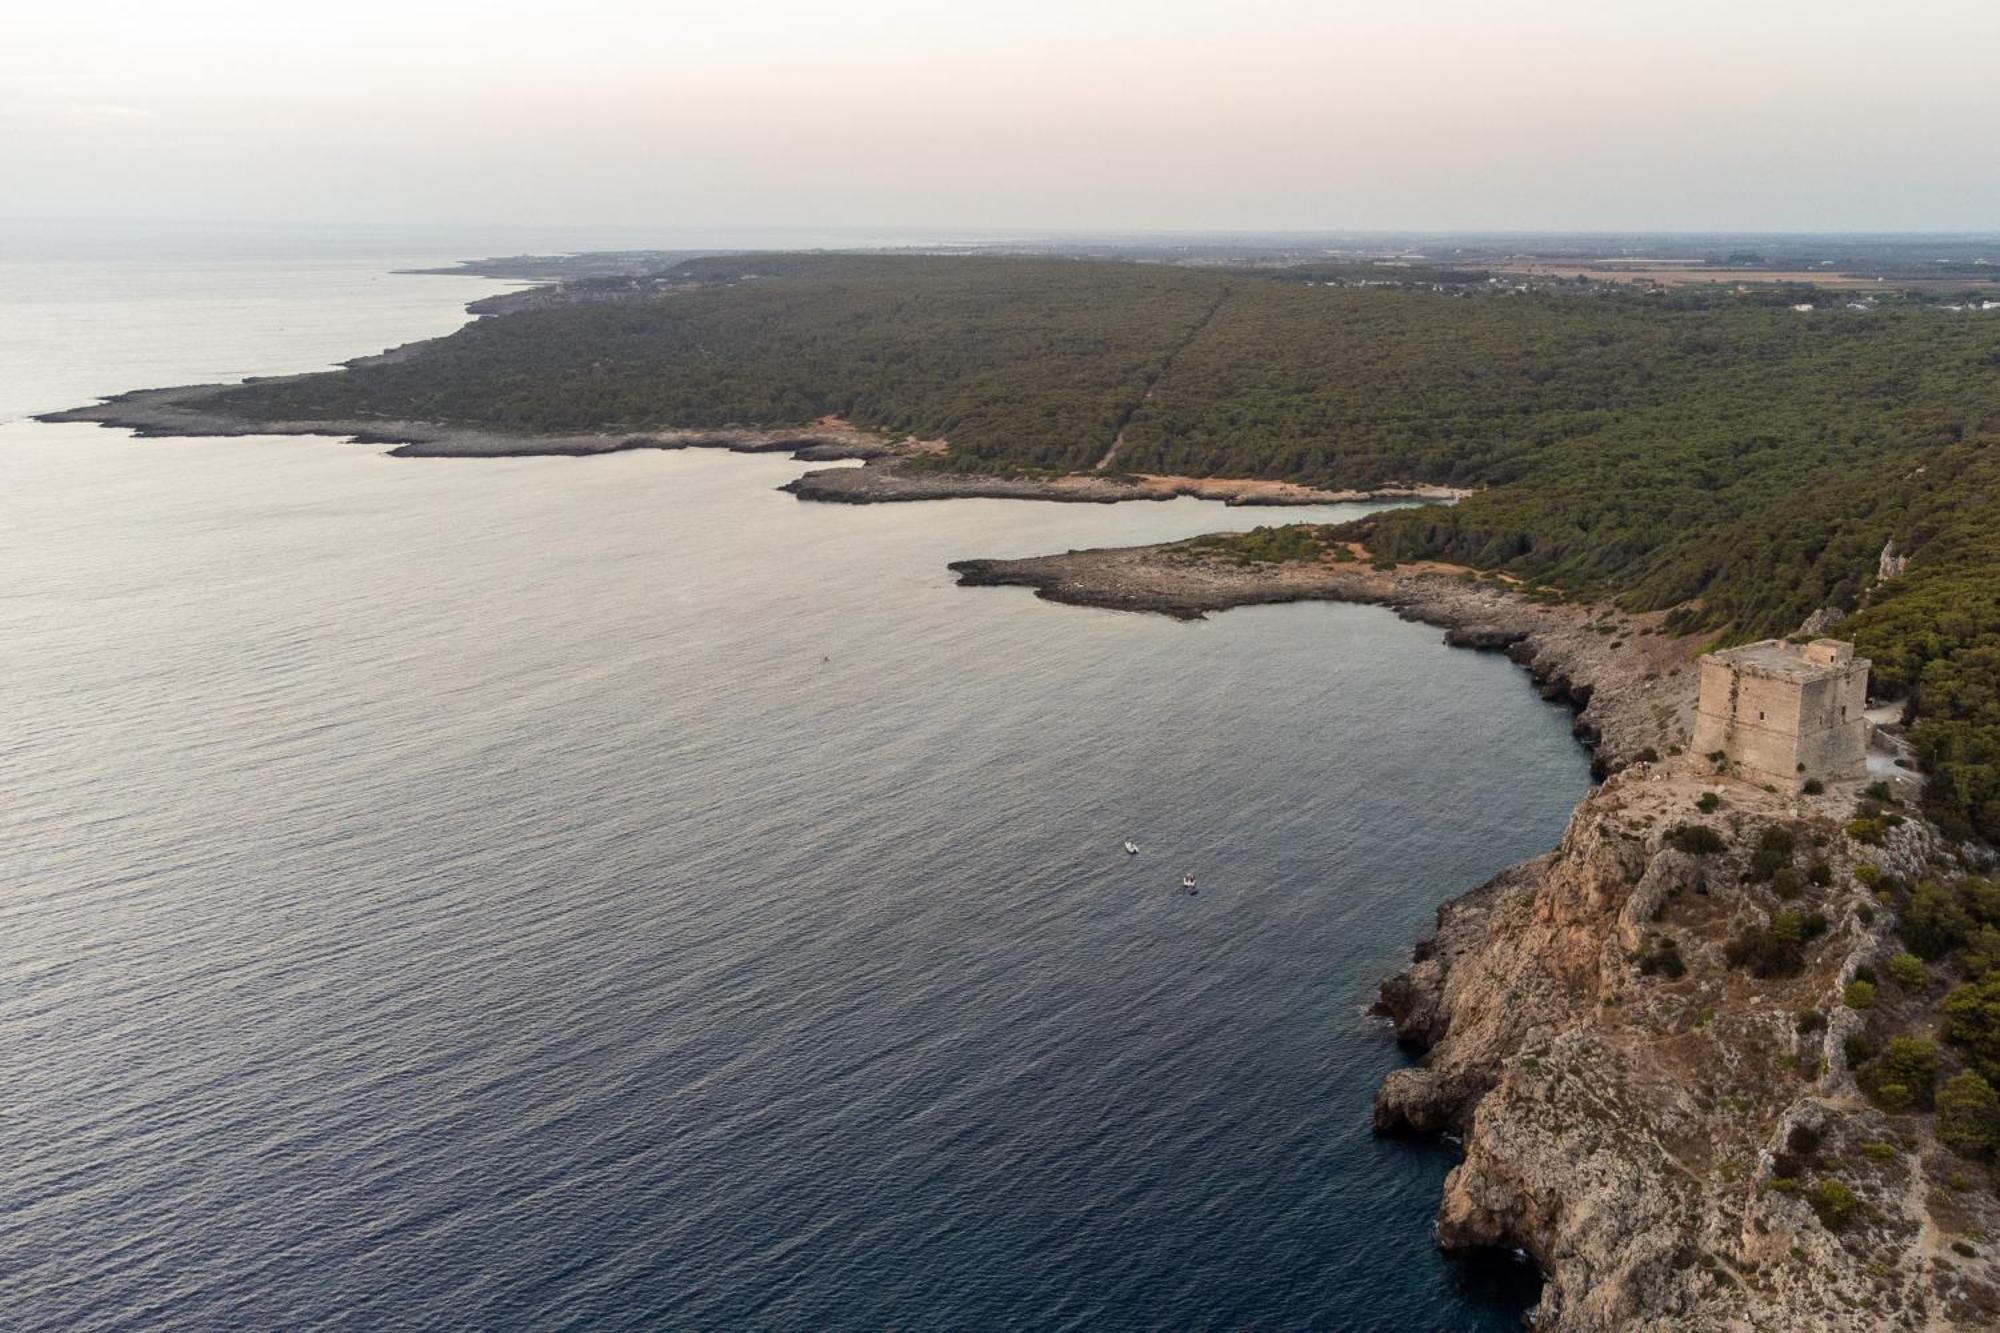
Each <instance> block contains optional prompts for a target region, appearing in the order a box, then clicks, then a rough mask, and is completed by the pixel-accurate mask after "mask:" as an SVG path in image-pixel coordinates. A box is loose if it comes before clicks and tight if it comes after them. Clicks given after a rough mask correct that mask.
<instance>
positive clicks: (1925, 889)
mask: <svg viewBox="0 0 2000 1333" xmlns="http://www.w3.org/2000/svg"><path fill="white" fill-rule="evenodd" d="M1896 929H1897V933H1899V934H1900V935H1902V937H1903V943H1905V944H1907V945H1909V946H1910V952H1911V953H1913V954H1915V955H1916V956H1917V957H1919V958H1942V957H1943V956H1944V955H1945V954H1947V953H1949V952H1951V951H1952V950H1953V949H1954V948H1956V947H1958V945H1959V944H1960V943H1962V942H1963V941H1964V940H1965V939H1966V937H1967V936H1969V935H1970V934H1971V933H1972V917H1971V916H1970V915H1969V914H1968V913H1967V912H1966V910H1965V906H1964V904H1963V903H1961V902H1960V901H1959V897H1958V895H1957V894H1956V893H1954V892H1952V891H1951V890H1949V889H1947V888H1945V887H1944V886H1942V885H1940V884H1937V883H1935V882H1933V881H1931V880H1925V881H1924V882H1923V883H1921V884H1919V885H1917V888H1916V892H1914V893H1912V894H1911V895H1910V901H1909V902H1908V903H1907V904H1906V905H1905V906H1904V908H1903V911H1902V914H1901V919H1900V920H1899V921H1898V923H1897V927H1896Z"/></svg>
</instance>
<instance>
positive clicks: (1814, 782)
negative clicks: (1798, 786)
mask: <svg viewBox="0 0 2000 1333" xmlns="http://www.w3.org/2000/svg"><path fill="white" fill-rule="evenodd" d="M1825 790H1826V784H1825V783H1824V782H1821V781H1820V780H1819V779H1818V778H1807V779H1806V785H1805V788H1804V791H1805V794H1806V795H1808V796H1818V795H1819V794H1820V793H1822V792H1824V791H1825Z"/></svg>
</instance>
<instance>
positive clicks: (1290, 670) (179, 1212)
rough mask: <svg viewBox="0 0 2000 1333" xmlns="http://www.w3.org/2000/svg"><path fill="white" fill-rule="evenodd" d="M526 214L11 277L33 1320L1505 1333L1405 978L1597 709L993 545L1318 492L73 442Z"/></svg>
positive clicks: (3, 504) (272, 365)
mask: <svg viewBox="0 0 2000 1333" xmlns="http://www.w3.org/2000/svg"><path fill="white" fill-rule="evenodd" d="M619 239H620V240H621V241H622V240H625V239H627V238H619ZM482 240H483V238H474V237H469V236H468V237H462V238H457V241H456V243H455V244H454V243H451V241H450V238H445V239H440V238H437V237H429V238H413V239H401V240H399V239H398V238H395V237H393V236H390V235H388V234H386V233H376V234H369V235H365V236H361V237H354V236H343V237H310V236H303V235H300V236H290V237H287V236H283V235H276V234H262V235H259V236H257V237H255V238H252V239H250V240H245V239H243V238H226V239H225V240H223V241H220V242H218V241H214V240H201V241H197V240H192V239H187V238H185V237H183V238H180V239H176V238H175V237H172V236H167V237H158V236H156V237H146V238H134V237H123V238H121V237H118V236H115V235H104V234H96V233H92V234H89V235H66V234H63V233H60V232H51V231H49V230H48V229H43V230H42V231H40V232H38V233H37V234H35V235H32V236H29V235H26V234H19V235H15V236H14V237H13V239H12V240H11V241H10V242H8V243H7V245H6V248H5V250H4V251H0V258H3V259H4V262H0V718H4V719H5V726H4V729H0V1071H4V1079H5V1083H4V1092H0V1310H4V1311H5V1314H4V1316H0V1324H4V1325H5V1326H6V1327H7V1328H9V1329H19V1330H42V1329H49V1330H54V1329H65V1330H68V1329H150V1328H254V1329H266V1328H268V1329H277V1328H308V1327H311V1328H409V1329H416V1328H479V1329H502V1328H506V1329H514V1328H538V1329H539V1328H593V1329H596V1328H641V1327H676V1328H689V1329H711V1328H713V1329H736V1328H774V1329H818V1328H881V1327H889V1326H899V1327H906V1328H922V1329H932V1328H997V1327H1032V1328H1079V1329H1107V1328H1174V1329H1190V1328H1232V1327H1244V1326H1252V1325H1254V1326H1258V1327H1263V1328H1326V1329H1422V1328H1451V1329H1470V1328H1495V1329H1498V1328H1505V1327H1511V1326H1512V1324H1513V1321H1514V1319H1515V1318H1516V1312H1517V1311H1518V1309H1519V1308H1520V1304H1521V1300H1522V1292H1521V1291H1520V1276H1521V1275H1520V1274H1519V1273H1518V1272H1515V1271H1510V1265H1507V1264H1504V1263H1502V1264H1497V1265H1491V1266H1477V1267H1469V1266H1462V1265H1458V1264H1455V1263H1451V1262H1447V1261H1445V1260H1443V1259H1441V1258H1440V1257H1439V1256H1438V1255H1437V1254H1436V1253H1435V1252H1434V1250H1433V1248H1432V1246H1431V1240H1430V1218H1431V1213H1432V1209H1433V1207H1434V1204H1435V1199H1436V1192H1437V1187H1438V1184H1439V1182H1440V1180H1441V1179H1442V1177H1443V1175H1444V1172H1445V1171H1446V1169H1447V1168H1448V1166H1449V1159H1448V1158H1447V1157H1446V1156H1445V1155H1444V1153H1443V1152H1442V1150H1436V1149H1427V1148H1418V1147H1412V1146H1407V1145H1401V1144H1395V1143H1385V1142H1380V1141H1378V1140H1376V1139H1375V1138H1373V1137H1371V1135H1370V1133H1369V1130H1368V1105H1369V1098H1370V1095H1371V1093H1372V1091H1373V1089H1374V1086H1375V1083H1376V1081H1377V1079H1378V1078H1379V1077H1380V1076H1381V1074H1382V1073H1383V1072H1384V1071H1385V1070H1387V1069H1389V1068H1391V1067H1393V1066H1394V1065H1395V1064H1396V1063H1397V1062H1398V1059H1399V1057H1398V1055H1397V1053H1396V1052H1395V1050H1394V1048H1393V1046H1392V1045H1391V1044H1390V1043H1389V1041H1388V1040H1387V1038H1386V1037H1385V1035H1384V1033H1383V1032H1382V1031H1381V1030H1380V1028H1379V1027H1377V1026H1376V1025H1375V1024H1373V1023H1371V1022H1370V1021H1369V1020H1368V1019H1367V1018H1366V1017H1365V1016H1364V1014H1363V1006H1364V1005H1365V1004H1366V1003H1367V1001H1368V999H1369V998H1370V995H1371V993H1372V990H1373V987H1374V984H1375V982H1376V981H1377V979H1378V978H1379V977H1380V976H1382V975H1383V974H1384V973H1385V972H1387V971H1390V970H1392V969H1393V968H1395V967H1396V966H1397V965H1398V964H1399V963H1400V962H1401V961H1402V959H1403V958H1404V957H1405V954H1406V951H1407V949H1408V947H1409V945H1410V943H1411V942H1412V941H1413V940H1414V939H1415V938H1416V937H1417V935H1418V934H1420V933H1421V931H1422V930H1423V929H1424V927H1425V925H1426V924H1427V922H1428V920H1429V918H1430V915H1431V912H1432V910H1433V908H1434V907H1435V906H1436V904H1437V903H1438V902H1439V901H1440V900H1441V899H1442V898H1444V897H1446V896H1449V895H1451V894H1453V893H1455V892H1458V891H1460V890H1462V889H1465V888H1467V887H1469V886H1471V885H1473V884H1475V883H1477V882H1478V881H1480V880H1481V879H1483V878H1485V877H1486V876H1488V875H1489V874H1491V873H1493V872H1494V871H1496V870H1498V869H1500V868H1501V867H1502V866H1505V865H1507V864H1508V863H1510V862H1512V861H1514V860H1516V859H1519V858H1521V857H1524V856H1528V855H1532V854H1534V853H1536V852H1539V851H1541V850H1542V849H1544V848H1545V847H1547V846H1548V845H1549V844H1550V843H1551V842H1552V841H1553V839H1554V838H1555V837H1556V835H1557V833H1558V832H1559V830H1560V827H1561V824H1562V821H1563V819H1564V817H1565V816H1566V814H1567V813H1568V810H1569V808H1570V806H1571V805H1572V804H1573V802H1574V801H1575V800H1576V799H1577V797H1578V796H1579V795H1580V794H1581V792H1582V791H1583V789H1584V787H1585V785H1586V783H1587V780H1588V779H1587V774H1586V763H1585V757H1584V755H1583V754H1582V753H1581V752H1580V751H1579V750H1578V748H1577V747H1576V746H1575V744H1574V743H1573V742H1572V741H1571V739H1570V736H1569V731H1568V722H1567V718H1566V717H1565V715H1564V714H1563V713H1562V712H1561V711H1559V710H1557V709H1555V708H1552V707H1551V706H1549V705H1546V704H1544V703H1542V702H1541V701H1540V700H1539V699H1538V698H1536V696H1535V695H1534V693H1533V692H1532V691H1530V690H1529V689H1527V688H1526V686H1525V683H1524V680H1523V678H1522V676H1521V675H1520V673H1519V672H1518V671H1517V670H1516V669H1515V668H1514V667H1512V666H1511V665H1509V664H1508V663H1507V662H1506V661H1505V660H1504V659H1502V658H1499V657H1495V656H1482V655H1476V654H1472V653H1467V652H1460V651H1455V650H1450V649H1447V648H1445V647H1443V646H1442V645H1441V644H1440V642H1439V636H1438V633H1437V631H1435V630H1432V629H1426V628H1422V627H1419V626H1412V625H1406V624H1404V623H1402V622H1400V621H1398V620H1396V619H1395V618H1394V617H1393V616H1391V615H1389V614H1387V613H1385V612H1381V611H1377V610H1373V609H1368V608H1358V607H1338V606H1303V605H1302V606H1285V607H1265V608H1256V609H1246V610H1239V611H1232V612H1230V613H1228V614H1226V615H1222V616H1218V617H1215V618H1213V619H1211V620H1209V621H1207V622H1203V623H1198V624H1177V623H1174V622H1171V621H1168V620H1165V619H1160V618H1154V617H1145V616H1136V615H1121V614H1116V613H1111V612H1101V611H1085V610H1076V609H1072V608H1063V607H1056V606H1052V605H1049V604H1047V603H1043V602H1038V601H1036V600H1034V599H1033V598H1032V597H1031V596H1029V595H1028V594H1027V593H1025V592H1023V591H1020V590H1014V589H961V588H957V587H955V586H954V585H953V584H952V582H951V579H950V578H949V576H948V575H947V574H946V572H945V569H944V565H945V562H946V561H947V560H950V559H953V558H957V557H961V556H979V555H984V556H1008V555H1023V554H1030V553H1035V552H1042V551H1052V550H1062V549H1065V548H1068V547H1073V546H1083V545H1099V544H1107V543H1129V542H1145V541H1153V540H1158V539H1161V538H1167V537H1174V536H1183V535H1189V534H1193V533H1197V532H1203V531H1213V530H1218V529H1223V528H1240V527H1246V526H1250V525H1253V524H1255V523H1257V522H1259V521H1260V520H1261V521H1269V520H1270V518H1271V517H1272V516H1271V515H1270V514H1269V513H1262V514H1260V513H1258V512H1256V511H1243V510H1227V509H1224V508H1221V507H1219V506H1215V505H1209V504H1202V503H1199V502H1195V501H1188V500H1182V501H1175V502H1173V503H1168V504H1140V505H1123V506H1117V507H1113V508H1100V507H1096V506H1067V505H1038V504H1026V503H1010V502H1002V501H958V502H951V503H947V504H927V505H907V506H882V507H874V508H850V507H846V506H814V505H807V504H801V503H799V502H797V501H795V500H793V499H792V498H791V497H789V496H787V495H783V494H780V493H778V492H777V491H776V490H774V489H773V488H774V487H775V486H777V485H778V484H779V483H780V482H782V481H784V480H786V479H788V478H789V477H791V476H793V475H795V473H796V472H797V471H798V470H799V465H797V464H793V463H790V462H788V461H783V460H774V459H770V458H745V457H734V456H729V455H723V454H715V453H698V452H697V453H685V454H664V453H643V454H626V455H620V456H617V457H611V458H602V459H592V460H569V459H528V460H510V461H482V462H457V461H408V460H393V459H389V458H386V457H383V456H382V455H381V454H380V453H379V452H378V451H377V450H374V449H371V448H366V447H360V446H355V445H349V444H342V443H338V442H334V441H299V440H282V441H281V440H232V441H214V440H202V441H135V440H132V439H129V438H127V437H126V436H125V435H123V434H122V433H121V432H115V431H106V430H99V429H94V428H90V427H81V426H43V425H36V424H33V423H31V422H29V421H27V420H26V417H27V415H28V414H30V413H32V412H34V411H38V410H44V409H49V408H55V407H63V406H69V405H72V404H74V403H77V402H81V401H86V400H88V399H89V398H91V397H93V396H95V395H98V394H104V393H110V392H114V391H117V390H120V389H125V388H130V387H134V386H138V385H150V384H159V383H170V382H186V381H190V380H197V379H208V378H215V377H221V376H238V375H244V374H256V373H273V372H282V371H291V370H299V369H306V368H310V367H314V366H318V365H324V364H327V363H330V362H332V361H335V360H337V359H339V358H342V357H346V356H350V355H354V354H357V353H361V352H367V351H372V350H374V349H377V348H380V347H382V346H385V345H388V344H391V343H395V342H399V341H404V340H407V339H410V338H414V337H421V336H428V335H432V334H437V333H441V332H444V331H446V330H448V329H450V328H451V327H453V326H455V325H456V324H457V323H458V322H460V320H461V319H462V316H461V315H460V313H459V309H460V306H461V305H462V303H463V302H464V301H466V300H468V299H470V298H472V297H475V296H478V295H481V294H484V293H486V292H489V291H493V290H497V289H498V286H499V284H495V283H488V282H482V281H478V280H471V279H458V278H437V277H428V278H426V277H398V276H393V275H392V274H391V273H390V272H389V270H391V269H393V268H396V267H399V266H402V265H406V264H412V263H424V262H438V261H443V260H449V259H452V258H456V257H459V256H460V255H463V254H466V253H478V252H482V251H484V250H488V249H492V248H496V247H494V246H493V245H492V243H491V242H485V243H482ZM516 248H518V247H516ZM1328 516H1331V513H1330V512H1329V514H1328ZM1127 837H1131V838H1133V839H1136V840H1137V841H1138V842H1139V843H1140V844H1141V845H1142V848H1143V850H1142V852H1141V854H1140V855H1138V856H1136V857H1128V856H1126V855H1124V854H1123V853H1122V852H1121V851H1120V847H1119V844H1120V842H1121V841H1122V840H1123V839H1125V838H1127ZM1190 869H1191V870H1194V871H1195V872H1196V873H1197V874H1198V875H1199V877H1200V892H1199V895H1198V896H1193V897H1190V896H1187V895H1185V894H1183V893H1181V892H1180V890H1179V887H1178V881H1179V877H1180V875H1181V873H1182V871H1183V870H1190Z"/></svg>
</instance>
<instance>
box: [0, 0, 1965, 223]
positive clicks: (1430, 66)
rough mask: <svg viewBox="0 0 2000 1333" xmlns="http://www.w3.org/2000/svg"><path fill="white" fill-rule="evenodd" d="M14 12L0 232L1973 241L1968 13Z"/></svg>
mask: <svg viewBox="0 0 2000 1333" xmlns="http://www.w3.org/2000/svg"><path fill="white" fill-rule="evenodd" d="M31 4H32V7H26V6H14V7H12V8H13V12H12V13H11V15H10V17H9V18H8V20H7V21H6V24H5V27H4V32H5V39H4V43H0V216H13V217H31V218H62V217H137V218H154V217H158V218H179V219H218V220H220V219H273V220H304V221H361V220H366V221H378V222H444V223H487V224H492V223H517V224H528V225H547V224H564V223H567V224H604V225H615V226H663V227H671V226H677V225H678V226H685V227H717V226H732V225H755V226H763V227H769V226H787V225H799V226H820V227H823V226H831V225H858V226H884V225H902V226H913V227H939V228H951V227H980V228H1075V229H1103V228H1260V229H1263V228H1272V229H1275V228H1301V229H1344V228H1437V229H1451V228H1536V227H1543V228H1586V227H1588V228H1685V229H1700V228H1740V229H1796V230H1837V229H1874V228H1885V229H1886V228H1938V229H1962V230H1993V229H2000V0H1902V2H1901V3H1891V0H1877V2H1876V3H1858V2H1856V0H1673V2H1672V3H1667V2H1665V0H1592V2H1590V3H1584V2H1582V0H1476V2H1475V0H1377V2H1375V3H1367V4H1359V3H1349V2H1348V0H1317V2H1316V3H1284V2H1273V0H1233V2H1232V3H1209V4H1190V3H1180V2H1179V0H1146V2H1145V3H1126V2H1125V0H1114V2H1112V3H1091V2H1090V0H1071V2H1069V3H1061V4H1046V3H1038V2H1036V0H1014V2H1012V3H990V2H989V0H926V2H925V3H921V4H919V3H907V2H906V0H878V2H877V3H850V4H825V3H808V2H807V0H712V2H711V3H703V4H686V3H675V2H674V0H647V2H645V3H606V2H604V0H580V2H577V3H569V4H560V5H559V4H553V3H544V4H532V5H531V4H522V3H516V2H515V0H484V2H483V3H478V4H457V3H432V2H427V0H404V2H402V3H382V2H380V0H346V2H345V3H340V4H324V3H322V4H312V5H304V4H290V3H278V2H276V0H272V2H268V3H261V4H251V3H239V2H237V0H188V2H186V3H166V2H165V0H151V2H150V3H112V2H110V0H31Z"/></svg>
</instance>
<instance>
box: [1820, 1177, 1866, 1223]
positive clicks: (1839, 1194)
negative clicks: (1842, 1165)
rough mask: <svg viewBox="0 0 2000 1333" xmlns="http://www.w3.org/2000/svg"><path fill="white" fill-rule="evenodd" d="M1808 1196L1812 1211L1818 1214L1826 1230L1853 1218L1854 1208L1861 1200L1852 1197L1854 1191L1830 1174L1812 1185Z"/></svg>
mask: <svg viewBox="0 0 2000 1333" xmlns="http://www.w3.org/2000/svg"><path fill="white" fill-rule="evenodd" d="M1809 1198H1810V1200H1811V1202H1812V1209H1813V1211H1814V1212H1815V1213H1817V1214H1819V1220H1820V1223H1821V1225H1823V1226H1824V1227H1825V1228H1826V1229H1827V1230H1828V1231H1839V1230H1841V1229H1842V1228H1844V1227H1845V1226H1846V1225H1847V1224H1848V1223H1849V1222H1851V1221H1853V1220H1854V1210H1855V1209H1856V1208H1858V1207H1860V1206H1861V1200H1859V1199H1857V1198H1856V1197H1854V1191H1853V1190H1851V1189H1849V1188H1847V1186H1845V1185H1843V1184H1841V1183H1840V1182H1839V1181H1838V1180H1836V1179H1834V1178H1833V1177H1832V1176H1827V1177H1826V1178H1825V1179H1823V1180H1821V1181H1820V1182H1819V1184H1817V1185H1815V1186H1813V1190H1812V1194H1811V1195H1810V1196H1809Z"/></svg>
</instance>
